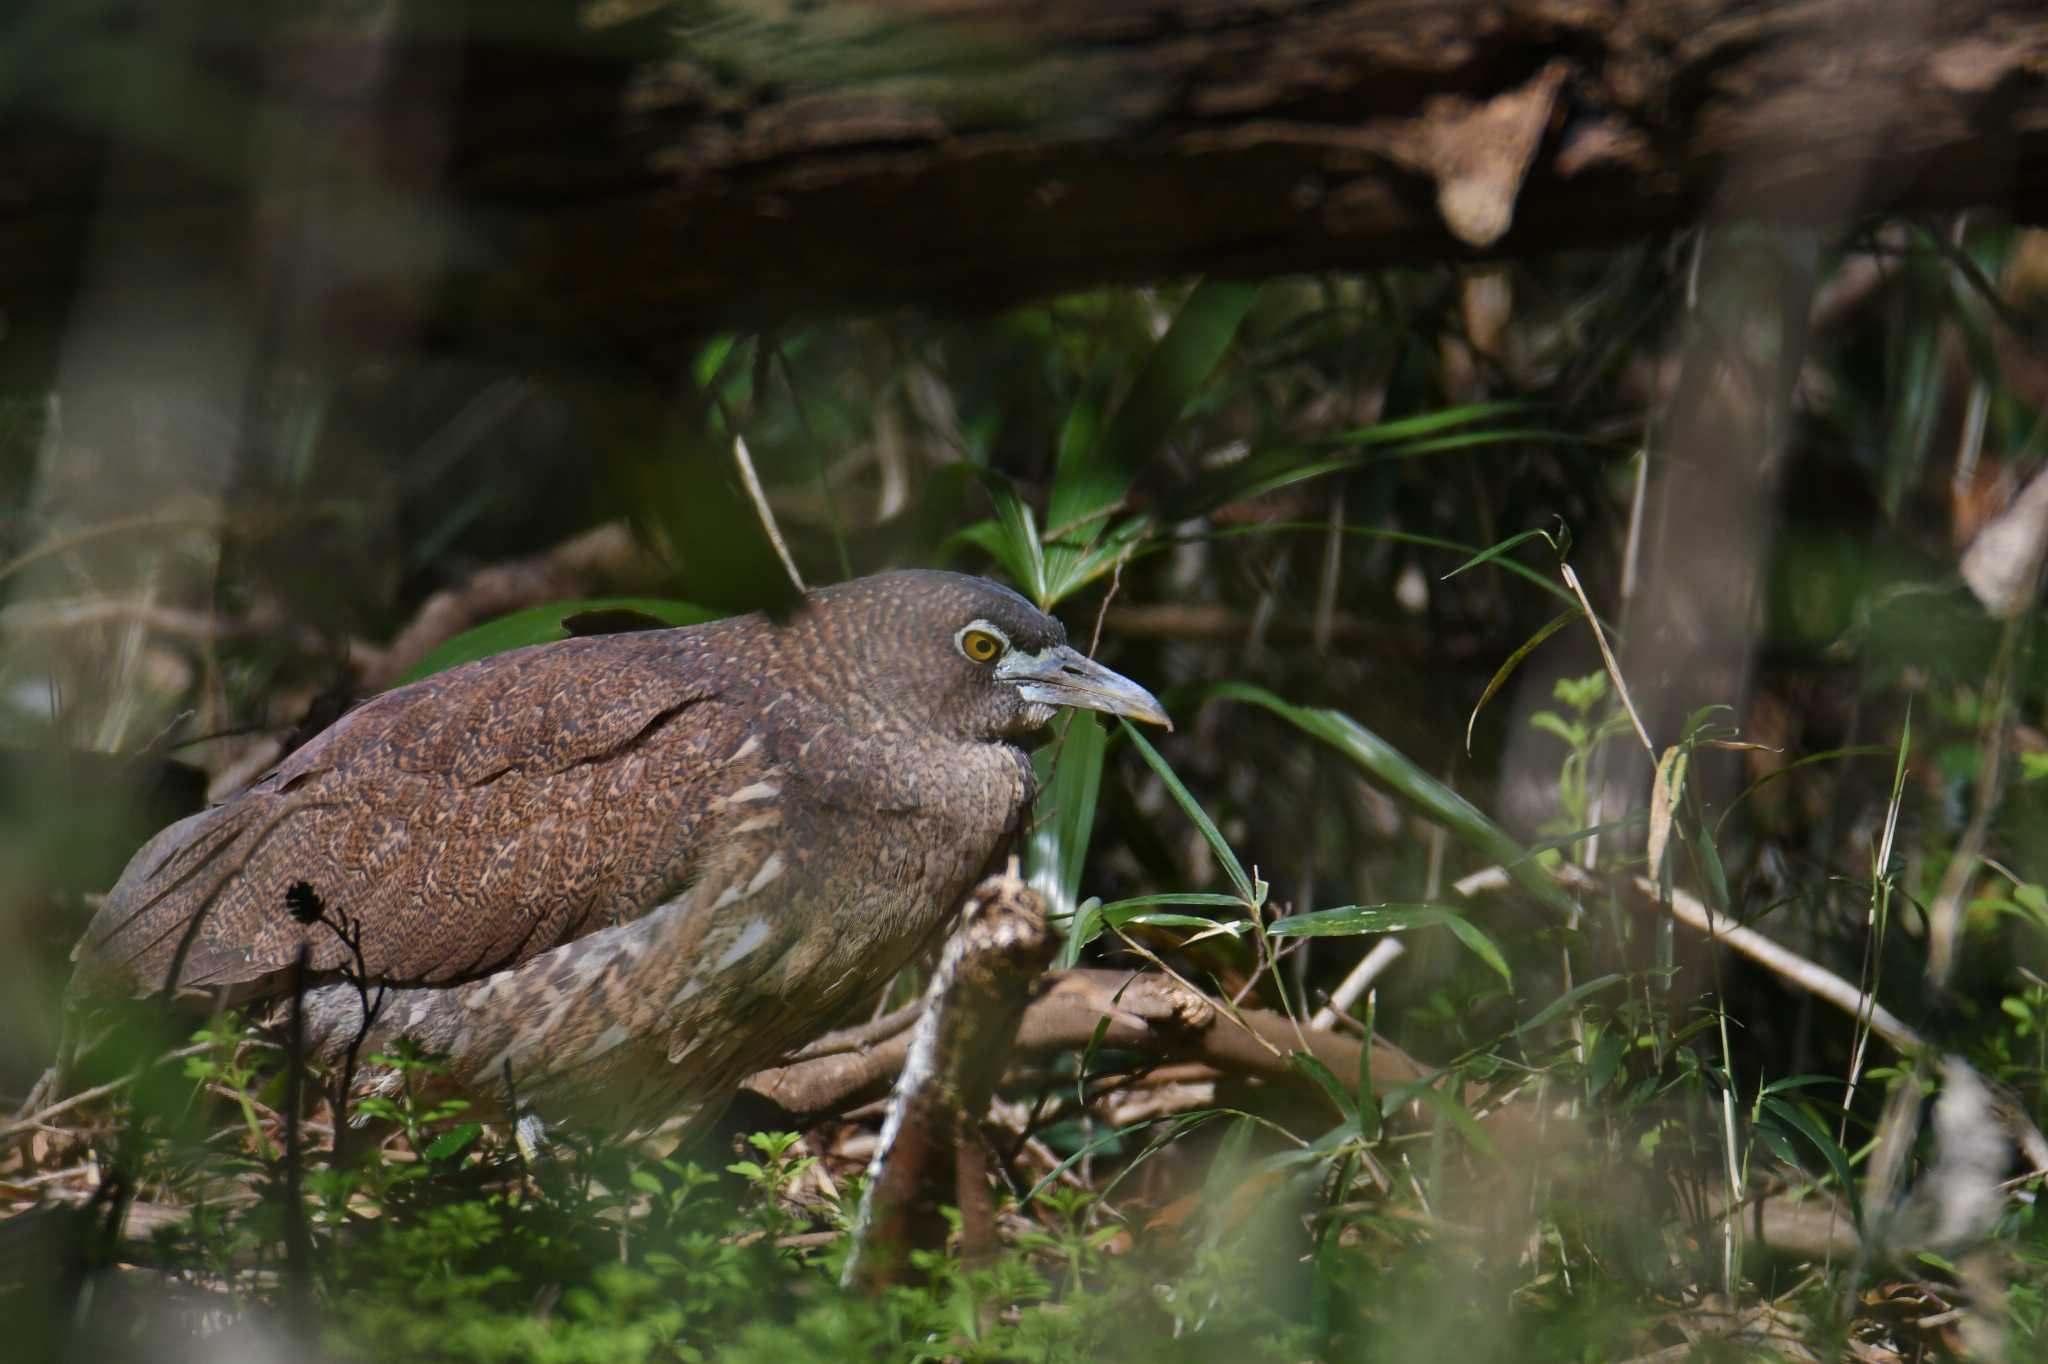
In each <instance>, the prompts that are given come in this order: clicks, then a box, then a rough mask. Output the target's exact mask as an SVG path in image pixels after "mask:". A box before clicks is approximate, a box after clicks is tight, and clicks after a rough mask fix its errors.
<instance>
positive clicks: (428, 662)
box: [399, 597, 725, 685]
mask: <svg viewBox="0 0 2048 1364" xmlns="http://www.w3.org/2000/svg"><path fill="white" fill-rule="evenodd" d="M587 611H633V612H638V613H640V614H642V615H647V616H653V617H654V618H655V619H657V620H661V621H665V622H667V623H668V624H670V625H696V624H699V623H701V622H703V621H707V620H717V619H718V618H719V617H720V616H722V615H724V614H725V613H724V612H723V611H714V610H711V609H710V608H709V607H703V606H697V605H695V604H693V603H691V602H685V601H670V600H667V599H665V598H660V597H587V598H582V599H579V600H576V601H561V602H550V603H548V604H547V605H545V606H533V607H528V608H527V609H526V610H524V611H514V612H513V613H512V614H511V615H509V616H500V617H498V619H496V620H493V621H486V622H485V623H484V624H482V625H479V626H477V627H476V628H474V629H471V630H464V631H463V632H462V633H461V634H459V635H456V636H455V637H454V638H453V639H446V640H443V641H442V642H441V643H439V644H437V645H435V646H434V647H433V648H432V649H429V650H428V651H427V655H426V657H424V658H422V659H421V660H420V661H419V662H418V663H415V664H414V665H413V666H412V668H411V669H410V670H409V671H408V672H407V673H406V674H405V676H404V677H402V678H400V679H399V681H400V684H401V685H402V684H404V683H406V682H417V681H419V679H421V678H422V677H428V676H431V675H432V674H434V673H437V672H441V671H443V670H444V669H447V668H453V667H455V666H456V665H457V664H461V663H473V662H475V661H476V660H477V659H479V658H489V657H490V656H491V655H492V654H502V653H504V652H505V651H506V650H507V649H522V648H525V647H526V646H527V645H529V644H545V643H547V642H548V641H550V640H557V639H567V638H568V637H569V632H568V631H567V630H565V629H563V628H562V622H563V621H564V620H566V619H568V618H569V617H571V616H576V615H581V614H583V613H584V612H587Z"/></svg>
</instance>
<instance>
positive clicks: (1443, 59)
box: [0, 0, 2048, 347]
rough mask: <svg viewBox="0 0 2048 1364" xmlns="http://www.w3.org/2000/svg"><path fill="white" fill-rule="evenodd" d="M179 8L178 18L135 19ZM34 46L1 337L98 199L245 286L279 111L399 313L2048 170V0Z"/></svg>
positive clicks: (1579, 224)
mask: <svg viewBox="0 0 2048 1364" xmlns="http://www.w3.org/2000/svg"><path fill="white" fill-rule="evenodd" d="M180 5H183V6H185V7H186V11H187V13H186V19H185V20H184V21H183V23H182V26H181V27H179V30H178V31H179V37H178V41H177V42H175V43H162V42H158V43H151V42H149V41H147V40H146V37H147V35H148V34H150V33H159V34H160V33H161V32H162V31H163V30H164V28H165V25H164V24H163V23H162V22H161V21H160V18H161V13H162V12H163V11H164V10H166V9H176V8H178V7H179V6H180ZM138 11H142V12H146V13H148V14H150V15H152V16H153V26H138V25H136V24H135V23H134V20H135V17H136V12H138ZM138 34H142V35H144V36H142V37H138V36H137V35H138ZM279 44H285V45H287V46H288V50H289V52H290V54H291V55H292V57H293V60H290V61H286V62H282V63H281V62H280V61H279V60H278V59H277V57H276V49H277V47H278V45H279ZM324 44H325V45H324ZM327 45H331V48H332V51H330V50H329V46H327ZM9 48H10V55H11V56H12V57H13V58H14V61H13V67H14V71H13V73H12V76H13V78H14V81H15V85H14V88H15V89H16V90H17V91H18V92H20V94H19V95H18V96H17V107H16V108H15V109H14V110H13V111H11V112H12V116H11V117H10V118H8V119H7V120H5V121H4V122H0V308H4V309H5V310H6V313H7V314H8V320H9V321H10V322H11V323H12V324H13V325H14V327H15V328H16V330H17V332H20V331H21V330H22V329H23V328H24V327H33V326H34V324H36V323H37V322H38V321H44V322H54V321H55V320H57V319H59V318H60V317H61V315H62V313H63V312H64V310H65V308H66V307H67V304H68V301H69V299H70V296H71V290H72V288H73V286H74V284H75V282H76V280H77V279H78V278H79V275H80V271H81V263H82V261H84V260H85V259H86V257H87V256H88V255H89V253H90V250H91V244H92V243H93V241H94V240H95V232H94V229H95V227H96V226H101V227H103V226H104V224H105V223H106V222H107V221H108V219H109V218H110V217H111V218H116V219H118V221H119V222H120V224H121V225H122V229H123V237H124V240H127V241H130V242H131V243H132V242H133V241H135V240H139V239H147V240H149V241H152V242H154V243H155V244H156V247H157V249H158V250H159V251H160V252H162V253H168V254H169V255H171V256H176V255H178V254H181V253H184V254H189V255H190V256H191V257H192V258H193V259H194V260H195V261H199V262H202V263H204V262H211V263H212V266H211V267H210V268H216V269H235V268H241V269H245V270H246V271H248V272H249V273H250V274H252V275H253V274H257V273H260V272H261V271H262V270H263V268H264V267H265V264H266V262H265V261H264V260H263V259H262V258H261V253H257V254H256V255H255V256H253V257H245V256H243V255H241V254H239V253H238V251H237V249H236V246H237V244H238V243H242V242H253V243H258V244H260V243H261V242H263V241H264V240H265V238H264V231H265V225H266V224H269V223H272V222H274V220H275V215H276V213H277V211H278V210H279V208H280V204H279V198H280V195H283V196H290V197H289V198H288V199H287V200H286V202H285V204H284V207H285V208H287V209H289V208H290V207H292V205H293V204H294V203H296V204H299V205H303V203H304V202H305V201H306V196H307V194H308V192H309V187H308V180H309V177H310V178H312V179H316V180H317V179H318V178H319V177H320V175H321V171H320V164H321V163H320V161H319V159H318V156H317V155H313V154H311V153H308V154H302V155H297V156H296V157H295V162H294V173H293V174H292V175H290V176H285V177H282V178H283V180H284V181H285V183H284V184H283V186H282V188H281V189H280V188H279V186H278V184H277V180H278V178H279V177H276V176H273V175H270V174H266V173H265V172H264V167H265V165H266V160H265V157H264V155H262V152H263V150H264V148H266V147H267V148H269V149H271V150H272V151H273V152H274V150H275V148H276V147H277V146H278V145H279V139H280V136H281V134H280V128H282V129H283V130H284V137H285V141H286V142H287V143H289V144H291V145H296V146H300V147H301V148H305V149H317V148H318V146H319V143H320V133H321V129H322V128H328V127H331V128H333V129H335V130H337V131H336V136H337V137H340V136H344V135H345V136H347V137H348V138H351V139H355V141H356V143H357V144H358V145H359V147H360V148H362V149H364V150H361V151H360V152H358V153H344V152H340V151H337V152H336V153H335V154H334V155H333V156H332V157H331V162H332V169H333V179H334V182H335V184H336V185H337V186H338V190H337V193H336V194H335V195H333V196H330V197H329V206H330V208H331V210H332V213H333V215H334V216H333V217H332V219H331V224H330V225H331V236H332V240H329V241H325V242H323V244H322V245H323V250H324V251H326V252H327V253H328V254H329V255H330V256H332V255H339V256H340V257H341V259H340V260H339V261H338V262H336V261H329V262H327V264H328V266H329V268H330V275H331V278H329V279H328V280H327V281H326V282H325V284H324V286H323V287H324V288H325V290H326V291H327V300H328V304H329V310H328V314H327V315H328V316H329V317H330V318H331V319H333V320H334V322H335V324H336V325H337V326H343V325H345V324H346V323H347V322H348V321H349V320H350V319H355V320H358V321H359V322H362V323H363V324H364V325H366V326H367V328H368V330H369V331H370V332H371V333H373V334H375V333H380V332H382V333H388V330H389V326H390V323H389V319H390V318H391V317H393V316H399V317H403V318H405V319H407V321H408V322H411V321H413V320H416V317H417V314H418V312H419V310H420V309H421V308H422V307H423V306H426V305H425V304H423V302H422V300H426V299H431V300H432V303H431V307H428V309H427V311H428V314H429V315H428V317H427V318H426V319H425V321H426V323H427V325H428V326H429V327H430V329H431V330H433V331H434V332H436V333H439V334H446V333H448V332H449V331H451V330H452V331H455V332H459V333H462V334H464V335H465V336H466V337H470V338H473V337H476V336H479V335H483V336H497V337H503V336H504V335H505V334H506V333H507V332H509V331H513V330H515V329H516V330H518V331H521V332H524V333H525V334H527V335H531V334H534V333H535V332H536V331H539V330H544V331H546V332H548V333H549V334H551V335H555V336H562V335H569V336H572V337H575V336H581V337H597V338H602V339H604V340H606V341H609V342H614V343H620V342H623V343H627V344H629V345H633V346H636V347H644V346H647V345H649V344H651V343H659V342H660V341H662V340H663V339H664V338H679V337H681V336H684V335H687V334H691V333H695V332H698V331H699V330H701V329H702V328H704V327H706V326H710V325H714V324H728V323H744V322H763V321H768V320H772V319H774V318H775V317H778V316H781V315H786V314H790V313H794V312H799V311H813V310H819V309H835V308H848V307H856V306H867V305H874V304H884V303H893V302H900V301H915V302H925V303H940V304H954V305H968V306H975V307H979V306H987V305H996V304H1002V303H1007V302H1011V301H1014V300H1016V299H1018V298H1020V297H1024V296H1028V295H1036V294H1042V293H1046V292H1049V291H1053V290H1059V289H1067V288H1073V287H1076V286H1082V285H1087V284H1091V283H1096V282H1101V281H1119V280H1134V279H1141V278H1149V277H1156V276H1162V275H1170V274H1174V273H1179V272H1189V271H1221V272H1235V273H1241V274H1270V273H1275V272H1282V271H1291V270H1302V269H1311V268H1324V267H1364V266H1375V265H1383V264H1386V263H1388V262H1390V261H1399V260H1407V261H1415V260H1425V259H1447V258H1448V259H1456V258H1464V257H1468V256H1473V255H1477V254H1482V253H1494V254H1499V253H1523V252H1530V251H1537V250H1545V249H1550V248H1554V247H1560V246H1583V245H1598V244H1602V243H1607V242H1612V241H1615V240H1616V239H1619V238H1623V237H1628V236H1635V235H1640V234H1643V233H1647V232H1653V231H1657V230H1661V229H1667V228H1670V227H1673V226H1674V225H1678V224H1681V223H1684V222H1686V221H1688V220H1689V219H1691V218H1692V217H1693V216H1695V215H1696V214H1698V213H1699V212H1700V211H1701V210H1702V208H1703V207H1704V206H1705V205H1707V204H1708V202H1709V201H1710V200H1711V199H1713V198H1714V197H1715V196H1717V195H1718V196H1720V197H1721V201H1722V202H1723V204H1724V205H1725V204H1729V203H1734V204H1737V205H1739V206H1740V209H1741V211H1742V212H1744V213H1751V214H1759V215H1765V216H1773V217H1788V218H1800V217H1805V216H1813V215H1820V216H1824V217H1827V218H1830V219H1832V218H1834V217H1836V216H1837V215H1839V213H1840V212H1841V211H1842V210H1843V209H1844V208H1845V207H1847V208H1850V209H1869V208H1878V207H1891V208H1932V207H1940V206H1950V205H1957V204H1964V203H1991V204H1999V205H2003V206H2006V207H2009V208H2011V209H2013V210H2015V211H2016V212H2018V213H2019V214H2021V215H2022V216H2032V215H2035V214H2037V213H2038V212H2039V211H2040V209H2041V207H2042V204H2043V198H2044V195H2043V191H2042V189H2041V188H2040V186H2042V185H2044V184H2048V175H2044V174H2043V171H2044V169H2048V18H2044V16H2043V15H2042V13H2041V11H2040V9H2039V7H2038V6H2036V5H2032V4H2025V3H2013V2H2012V0H1891V3H1884V4H1876V5H1873V4H1871V3H1869V0H1783V2H1782V3H1759V0H1134V2H1132V3H1116V4H1107V5H1105V4H1103V3H1100V0H869V3H845V2H839V3H826V4H813V3H806V2H805V0H750V2H749V3H740V0H703V2H698V3H689V4H684V3H681V2H680V0H676V2H675V3H669V2H667V0H586V3H582V4H578V3H575V0H527V2H526V3H523V4H501V5H486V4H463V3H460V0H383V3H381V4H372V5H370V6H367V7H355V8H354V9H351V10H349V11H348V17H347V18H346V19H345V20H337V21H336V22H335V23H334V24H333V25H332V26H331V32H330V31H329V29H328V28H323V27H322V25H320V24H313V25H309V24H306V23H303V22H297V21H293V20H291V17H290V15H289V13H288V12H287V10H286V9H266V8H263V7H255V8H252V7H250V6H231V7H226V8H224V9H223V8H221V7H217V6H213V7H209V6H192V5H190V4H189V0H154V3H143V0H107V2H106V3H103V4H100V5H81V4H76V3H63V2H60V0H45V3H44V5H43V6H42V8H41V9H40V10H38V11H35V12H34V13H33V14H32V16H31V17H29V18H27V19H25V20H22V21H19V22H18V24H17V28H16V30H15V32H14V33H13V34H12V35H10V41H9ZM366 71H367V72H370V73H371V74H373V75H374V79H365V78H361V77H363V75H364V73H365V72H366ZM281 72H282V73H283V74H285V75H287V76H291V73H293V72H297V73H298V74H297V75H296V76H291V78H290V79H288V80H280V79H279V76H280V73H281ZM452 72H459V77H458V76H454V75H451V73H452ZM152 101H155V102H152ZM429 106H431V107H429ZM280 109H282V110H283V111H284V112H283V114H282V115H281V116H277V117H273V115H277V114H278V111H279V110H280ZM280 118H282V122H280ZM408 129H413V130H415V131H414V132H413V133H411V134H409V133H408V131H407V130H408ZM421 129H424V130H428V131H427V133H426V134H425V137H424V141H425V143H426V144H427V145H428V150H427V151H426V152H419V151H418V150H417V148H418V147H419V146H420V145H421V142H422V137H421V135H420V134H419V133H418V131H417V130H421ZM259 143H260V144H261V145H260V146H259V145H257V144H259ZM309 155H310V157H311V159H310V161H309ZM272 160H273V164H272V169H274V168H275V167H274V158H273V159H272ZM110 165H119V166H120V167H121V168H122V174H121V176H120V177H118V181H119V183H118V191H119V192H118V195H117V196H115V197H111V198H110V197H109V192H108V183H109V182H108V178H107V177H106V176H105V175H104V171H105V170H106V168H107V167H108V166H110ZM138 166H145V167H146V170H138ZM380 170H381V171H383V172H386V174H385V178H383V179H382V180H381V181H374V182H373V179H372V177H370V176H369V175H367V174H366V172H375V171H380ZM243 261H246V264H244V265H240V266H238V265H237V264H236V263H237V262H243ZM270 264H272V265H274V262H270ZM249 283H250V287H251V288H254V287H255V284H256V281H254V280H253V279H252V280H251V281H249Z"/></svg>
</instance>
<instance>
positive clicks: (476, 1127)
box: [427, 1122, 484, 1160]
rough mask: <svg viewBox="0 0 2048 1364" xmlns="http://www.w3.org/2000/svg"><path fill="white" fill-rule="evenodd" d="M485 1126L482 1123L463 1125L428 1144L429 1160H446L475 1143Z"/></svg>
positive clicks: (449, 1130)
mask: <svg viewBox="0 0 2048 1364" xmlns="http://www.w3.org/2000/svg"><path fill="white" fill-rule="evenodd" d="M483 1130H484V1125H483V1124H482V1123H480V1122H466V1123H461V1124H459V1125H457V1126H455V1127H451V1128H449V1129H448V1130H447V1131H446V1132H443V1133H441V1135H439V1136H437V1137H435V1138H434V1139H433V1140H432V1141H431V1142H428V1143H427V1159H428V1160H446V1159H448V1157H450V1156H452V1155H454V1154H455V1153H456V1152H458V1151H460V1150H462V1148H463V1147H465V1146H467V1145H469V1144H470V1143H471V1142H473V1141H475V1140H476V1139H477V1137H478V1136H479V1135H481V1134H482V1132H483Z"/></svg>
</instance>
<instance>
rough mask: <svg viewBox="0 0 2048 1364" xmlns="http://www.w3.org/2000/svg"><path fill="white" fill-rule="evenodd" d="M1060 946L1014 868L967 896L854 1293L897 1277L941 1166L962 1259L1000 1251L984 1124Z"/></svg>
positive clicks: (875, 1193) (859, 1235)
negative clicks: (1038, 984)
mask: <svg viewBox="0 0 2048 1364" xmlns="http://www.w3.org/2000/svg"><path fill="white" fill-rule="evenodd" d="M1053 946H1054V944H1053V940H1052V936H1051V934H1050V933H1048V932H1047V931H1046V924H1045V906H1044V904H1043V902H1042V901H1040V899H1039V898H1038V895H1037V893H1036V892H1035V891H1033V890H1032V889H1031V888H1030V887H1029V886H1027V885H1025V884H1024V880H1023V878H1022V877H1021V876H1020V875H1018V871H1017V860H1016V859H1015V858H1011V859H1010V866H1009V869H1008V870H1007V871H1006V872H1004V873H1003V874H1001V875H999V876H991V877H989V878H988V879H987V880H985V881H983V882H982V883H981V885H979V886H978V887H976V888H975V891H974V893H973V895H971V896H970V897H969V898H968V901H967V905H966V907H965V909H964V910H963V912H962V913H961V916H960V926H959V927H958V928H957V929H956V930H954V933H953V936H952V938H951V939H950V940H948V942H947V943H946V949H945V952H944V953H943V954H942V955H941V957H940V959H939V967H938V970H937V971H935V972H933V974H932V981H931V984H930V985H929V986H928V987H927V988H926V990H925V996H924V1010H923V1012H922V1013H921V1014H920V1015H919V1017H918V1020H917V1024H916V1026H915V1027H914V1028H913V1029H912V1030H911V1032H910V1037H909V1044H908V1049H907V1051H906V1053H905V1056H904V1062H903V1067H902V1071H901V1074H900V1076H899V1077H898V1080H897V1084H896V1088H895V1092H894V1093H893V1094H892V1095H891V1096H890V1100H889V1111H888V1116H887V1117H886V1118H885V1119H884V1120H883V1123H882V1139H881V1144H880V1145H879V1146H878V1147H877V1149H876V1151H875V1158H874V1162H873V1164H871V1165H870V1166H869V1168H868V1185H867V1192H866V1194H865V1195H864V1196H863V1197H862V1199H861V1208H860V1223H859V1226H858V1228H857V1230H856V1233H855V1240H854V1249H853V1254H852V1256H851V1257H850V1258H849V1259H848V1261H847V1266H846V1274H845V1280H846V1282H847V1283H849V1284H860V1285H863V1286H866V1287H877V1286H879V1285H881V1284H884V1283H887V1282H889V1281H890V1280H891V1279H893V1278H895V1277H896V1275H897V1273H898V1272H899V1271H900V1269H901V1267H902V1264H903V1257H904V1254H905V1252H906V1250H907V1249H908V1247H909V1245H910V1242H911V1239H912V1238H911V1221H912V1218H913V1215H914V1214H915V1212H916V1210H917V1206H918V1202H919V1199H920V1195H921V1194H922V1193H923V1191H924V1190H925V1189H926V1188H927V1187H929V1186H930V1185H931V1184H933V1183H934V1180H933V1179H932V1175H933V1174H934V1173H935V1172H936V1167H940V1166H943V1165H945V1164H948V1163H950V1164H951V1165H952V1166H953V1173H954V1191H953V1192H954V1198H955V1203H956V1205H957V1206H958V1207H959V1209H960V1214H961V1226H960V1239H961V1253H962V1258H964V1259H966V1260H969V1261H970V1262H971V1261H974V1260H976V1259H981V1258H985V1257H987V1256H988V1255H990V1254H992V1253H993V1251H994V1249H995V1203H994V1200H993V1198H992V1197H991V1195H990V1192H989V1181H988V1161H987V1158H986V1157H987V1153H986V1151H985V1150H984V1149H983V1145H982V1136H981V1127H980V1123H981V1117H982V1115H983V1114H984V1113H986V1112H987V1111H988V1105H989V1096H990V1094H991V1093H992V1092H993V1091H994V1089H995V1083H996V1080H997V1078H998V1077H999V1076H1000V1075H1001V1074H1002V1068H1003V1056H1004V1053H1005V1052H1006V1051H1007V1050H1008V1049H1009V1041H1010V1037H1011V1035H1012V1034H1013V1033H1014V1032H1015V1031H1016V1028H1017V1020H1018V1018H1019V1016H1020V1015H1021V1014H1022V1013H1023V1011H1024V1005H1025V1001H1026V999H1027V998H1028V996H1029V994H1030V990H1031V984H1032V982H1033V981H1034V980H1036V979H1037V978H1038V975H1039V973H1040V972H1041V971H1043V970H1044V969H1045V967H1046V964H1047V963H1048V962H1050V961H1051V960H1052V953H1053ZM824 1059H827V1060H829V1059H833V1058H824ZM809 1064H817V1063H816V1062H812V1063H809Z"/></svg>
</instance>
